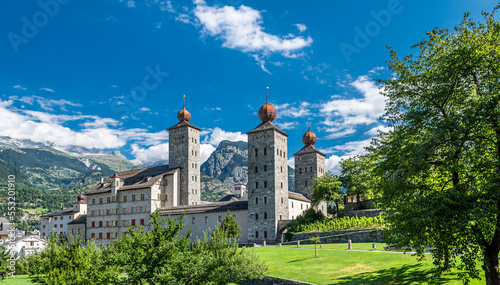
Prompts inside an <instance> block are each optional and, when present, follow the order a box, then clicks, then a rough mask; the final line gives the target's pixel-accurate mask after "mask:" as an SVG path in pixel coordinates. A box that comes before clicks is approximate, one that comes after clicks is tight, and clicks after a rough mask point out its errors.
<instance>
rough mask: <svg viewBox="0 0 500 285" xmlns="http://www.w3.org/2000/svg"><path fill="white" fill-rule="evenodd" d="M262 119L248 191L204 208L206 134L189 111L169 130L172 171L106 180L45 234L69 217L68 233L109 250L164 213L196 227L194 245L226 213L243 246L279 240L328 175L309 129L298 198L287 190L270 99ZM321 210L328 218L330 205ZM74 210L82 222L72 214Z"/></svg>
mask: <svg viewBox="0 0 500 285" xmlns="http://www.w3.org/2000/svg"><path fill="white" fill-rule="evenodd" d="M258 115H259V118H260V120H261V121H262V123H260V124H259V125H258V126H257V127H255V128H254V129H253V130H251V131H249V132H247V135H248V184H247V186H246V187H245V185H243V184H236V185H235V194H234V195H227V196H225V197H223V198H221V199H220V200H219V201H217V202H205V201H201V193H200V192H201V188H200V166H201V165H200V131H201V129H200V128H198V127H196V126H194V125H192V124H191V123H190V120H191V114H190V113H189V112H188V111H187V110H186V108H185V105H184V106H183V108H182V110H181V111H179V113H178V114H177V119H178V120H179V122H178V123H176V124H175V125H173V126H172V127H170V128H168V129H167V130H168V132H169V165H166V166H155V167H148V168H142V169H135V170H130V171H124V172H119V173H115V174H114V175H113V176H111V177H108V178H105V179H104V178H102V179H101V181H100V183H98V184H97V185H95V187H94V188H93V189H91V190H90V191H88V192H87V193H86V197H87V203H85V201H84V198H83V197H79V199H78V202H77V203H78V204H76V203H75V207H74V208H73V209H65V210H63V211H60V212H61V213H59V212H57V213H50V214H47V215H44V217H43V218H42V227H43V229H44V232H45V233H46V234H48V232H49V231H54V230H55V232H58V231H59V230H60V229H61V226H60V227H59V228H57V229H55V228H52V227H51V225H52V223H51V222H49V221H48V219H47V218H50V217H52V216H54V217H55V216H58V217H59V216H63V215H64V216H66V215H68V214H69V215H71V216H72V219H71V224H70V225H66V226H62V229H63V231H64V233H68V234H71V235H73V236H75V235H77V234H79V233H81V237H80V238H81V239H85V240H90V239H94V240H95V241H96V242H97V243H99V244H102V245H107V244H110V243H111V242H112V241H113V240H114V239H116V238H117V237H120V236H122V235H125V234H126V232H127V230H128V227H130V226H134V225H143V226H144V227H145V229H146V230H148V229H149V227H150V226H151V214H152V213H153V212H155V211H156V210H158V209H159V211H160V215H161V216H162V217H167V216H169V217H172V218H176V217H181V216H183V219H184V223H185V229H184V231H187V230H188V229H190V228H191V230H192V233H193V234H192V237H193V239H195V238H196V237H202V236H203V233H204V232H205V231H206V230H207V229H209V228H210V229H212V230H213V229H214V228H215V226H216V225H217V223H219V222H220V221H222V219H223V218H224V216H225V215H226V213H227V211H228V210H229V211H230V212H231V214H232V215H233V216H234V217H235V218H236V220H237V222H238V224H239V225H240V227H241V237H240V242H242V243H247V242H248V243H262V242H264V241H266V242H271V243H272V242H277V241H280V240H282V239H283V231H284V228H285V225H286V223H287V222H288V221H290V220H293V219H295V218H296V217H297V216H298V215H300V214H302V213H303V212H304V211H305V210H307V209H309V208H310V207H311V200H310V199H311V198H312V187H313V183H314V177H316V176H322V175H324V173H325V155H324V154H323V153H321V152H320V151H319V150H318V149H316V148H315V147H314V143H315V142H316V135H315V134H314V133H313V132H311V131H310V130H308V131H307V132H306V133H305V134H304V136H303V138H302V142H303V143H304V145H305V146H304V147H303V148H302V149H301V150H299V151H298V152H297V153H295V154H294V156H295V175H296V179H295V189H296V192H290V191H288V165H287V153H288V146H287V140H288V135H287V134H286V133H285V132H283V131H282V130H280V129H279V128H278V127H277V126H276V125H275V124H274V123H273V120H274V119H275V118H276V116H277V113H276V109H275V108H274V107H273V106H272V105H271V104H269V103H268V102H267V95H266V103H265V104H264V105H263V106H262V107H261V108H260V110H259V113H258ZM84 203H85V204H84ZM76 205H78V206H79V207H76ZM83 205H85V206H87V207H86V209H85V210H86V215H85V213H82V210H83V209H82V208H80V207H81V206H83ZM316 209H317V210H320V211H322V212H323V213H324V214H326V203H325V202H322V203H320V204H319V205H318V206H316ZM66 210H67V211H66ZM77 211H78V212H79V213H82V215H75V213H76V212H77ZM59 219H62V218H61V217H59ZM45 220H47V221H46V222H44V221H45ZM50 220H51V219H50ZM68 222H69V221H68ZM58 223H61V222H60V220H58ZM71 228H74V230H72V229H71ZM67 229H70V231H71V232H67ZM44 236H45V235H44Z"/></svg>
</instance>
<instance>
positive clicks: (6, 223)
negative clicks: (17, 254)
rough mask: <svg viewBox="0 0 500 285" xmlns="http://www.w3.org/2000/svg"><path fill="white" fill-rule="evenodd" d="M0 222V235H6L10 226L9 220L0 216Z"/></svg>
mask: <svg viewBox="0 0 500 285" xmlns="http://www.w3.org/2000/svg"><path fill="white" fill-rule="evenodd" d="M0 222H1V225H2V229H1V231H0V235H8V234H9V230H10V229H11V227H12V224H11V223H10V222H9V220H7V219H5V218H1V219H0Z"/></svg>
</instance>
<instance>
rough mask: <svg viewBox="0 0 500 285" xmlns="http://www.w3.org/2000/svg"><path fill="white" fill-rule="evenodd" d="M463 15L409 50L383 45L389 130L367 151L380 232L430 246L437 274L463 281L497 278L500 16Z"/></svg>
mask: <svg viewBox="0 0 500 285" xmlns="http://www.w3.org/2000/svg"><path fill="white" fill-rule="evenodd" d="M497 9H498V7H497V8H495V10H494V12H493V13H492V14H489V13H483V16H484V22H475V21H473V20H472V19H471V18H470V17H469V15H468V14H466V15H465V17H464V19H463V20H462V22H461V23H460V24H459V25H457V26H456V27H455V28H454V29H453V30H450V29H435V30H433V31H430V32H428V33H427V37H426V38H425V39H424V40H422V41H421V42H419V43H418V44H416V45H415V46H414V48H416V49H418V54H417V55H408V56H405V57H404V58H400V57H399V56H398V55H397V53H396V52H395V51H394V50H392V51H391V60H390V62H389V68H390V70H391V71H392V76H391V77H390V79H389V80H381V81H380V82H381V83H383V86H384V87H383V89H382V92H383V93H384V95H385V96H386V97H387V107H386V114H385V116H384V119H385V120H386V121H387V122H388V123H389V124H390V125H392V126H393V127H394V130H393V131H391V132H389V133H387V134H385V135H381V138H380V139H379V140H378V141H377V142H375V143H374V144H373V149H372V153H373V154H375V155H378V157H379V159H380V162H379V164H378V167H377V169H376V170H377V172H378V173H379V174H380V175H381V177H383V179H382V181H381V189H382V194H383V203H384V205H385V206H386V207H387V209H391V214H390V215H389V216H388V219H390V222H391V226H390V228H389V230H390V231H389V232H388V234H387V235H386V237H387V239H388V240H389V242H392V243H395V244H396V245H397V246H401V247H402V246H412V247H413V248H416V249H417V254H418V255H419V256H420V257H423V252H424V250H425V248H426V247H431V248H433V249H432V255H433V258H434V264H435V265H436V266H437V269H438V270H437V272H438V273H442V272H443V271H446V270H449V269H450V268H451V267H458V268H459V269H460V270H461V272H462V273H461V276H462V277H463V280H464V281H465V283H468V280H469V279H470V278H479V272H478V270H477V269H476V262H481V263H482V268H483V269H484V272H485V276H486V283H487V284H500V275H499V267H498V266H499V263H498V255H499V252H500V23H499V22H497V21H496V20H495V17H494V16H495V15H494V14H495V12H496V10H497Z"/></svg>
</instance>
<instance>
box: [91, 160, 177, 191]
mask: <svg viewBox="0 0 500 285" xmlns="http://www.w3.org/2000/svg"><path fill="white" fill-rule="evenodd" d="M177 169H178V168H169V166H168V165H160V166H153V167H147V168H141V169H134V170H129V171H123V172H119V173H117V174H118V176H119V177H120V181H122V182H123V185H122V187H120V188H119V190H132V189H141V188H147V187H151V186H153V185H154V184H155V183H156V181H158V179H160V178H161V177H162V176H163V175H166V174H173V173H174V172H175V171H176V170H177ZM112 182H113V179H112V178H111V177H107V178H106V179H104V183H98V184H96V185H95V186H94V188H92V189H90V190H89V192H87V193H86V195H92V194H100V193H106V192H111V183H112Z"/></svg>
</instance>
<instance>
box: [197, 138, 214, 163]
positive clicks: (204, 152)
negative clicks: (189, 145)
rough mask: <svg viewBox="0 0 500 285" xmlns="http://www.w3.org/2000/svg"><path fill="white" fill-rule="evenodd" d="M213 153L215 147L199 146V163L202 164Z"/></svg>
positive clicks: (208, 145) (209, 145)
mask: <svg viewBox="0 0 500 285" xmlns="http://www.w3.org/2000/svg"><path fill="white" fill-rule="evenodd" d="M214 151H215V147H214V146H213V145H211V144H208V143H202V144H200V163H201V164H203V163H204V162H205V161H207V159H208V158H209V157H210V155H211V154H212V152H214Z"/></svg>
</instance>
